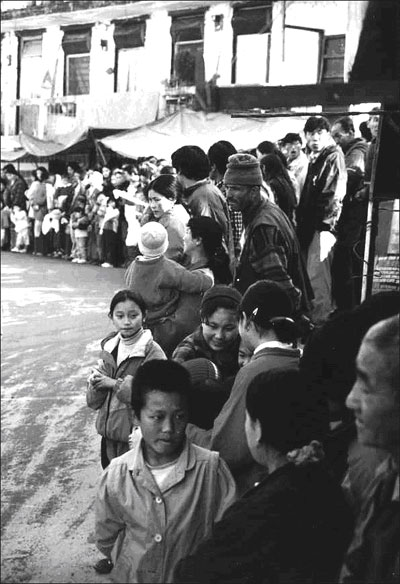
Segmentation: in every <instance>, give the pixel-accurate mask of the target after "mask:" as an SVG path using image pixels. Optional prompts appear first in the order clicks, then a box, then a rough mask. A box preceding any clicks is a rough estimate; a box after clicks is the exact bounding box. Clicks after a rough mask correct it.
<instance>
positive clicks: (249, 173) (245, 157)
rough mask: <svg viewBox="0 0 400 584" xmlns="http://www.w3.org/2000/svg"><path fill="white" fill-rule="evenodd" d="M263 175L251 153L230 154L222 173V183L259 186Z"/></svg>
mask: <svg viewBox="0 0 400 584" xmlns="http://www.w3.org/2000/svg"><path fill="white" fill-rule="evenodd" d="M262 182H263V177H262V173H261V167H260V163H259V161H258V160H257V158H256V157H255V156H252V155H251V154H245V153H238V154H232V156H230V157H229V158H228V164H227V167H226V172H225V175H224V183H225V184H227V185H245V186H246V185H249V186H253V185H254V186H255V185H258V186H261V185H262Z"/></svg>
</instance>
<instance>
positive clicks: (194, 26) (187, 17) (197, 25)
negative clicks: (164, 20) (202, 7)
mask: <svg viewBox="0 0 400 584" xmlns="http://www.w3.org/2000/svg"><path fill="white" fill-rule="evenodd" d="M171 16H172V23H171V37H172V41H173V42H174V43H176V42H183V41H202V40H203V37H204V11H201V12H197V13H196V14H193V13H192V12H191V13H190V14H179V15H177V14H176V13H175V14H171Z"/></svg>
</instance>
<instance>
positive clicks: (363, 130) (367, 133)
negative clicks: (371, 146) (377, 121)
mask: <svg viewBox="0 0 400 584" xmlns="http://www.w3.org/2000/svg"><path fill="white" fill-rule="evenodd" d="M358 129H359V130H360V134H361V136H362V137H363V138H364V140H366V141H367V142H371V140H372V134H371V130H370V129H369V128H368V124H367V122H361V124H360V125H359V127H358Z"/></svg>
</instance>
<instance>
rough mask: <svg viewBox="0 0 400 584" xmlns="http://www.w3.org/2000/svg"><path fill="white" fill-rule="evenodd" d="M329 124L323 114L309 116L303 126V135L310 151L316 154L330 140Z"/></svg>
mask: <svg viewBox="0 0 400 584" xmlns="http://www.w3.org/2000/svg"><path fill="white" fill-rule="evenodd" d="M330 129H331V127H330V124H329V122H328V120H327V119H326V118H324V116H311V117H310V118H308V120H307V121H306V124H305V126H304V135H305V137H306V141H307V146H308V147H309V149H310V150H311V152H313V153H315V154H318V153H319V152H321V151H322V150H323V149H324V148H326V146H328V145H329V144H330V142H331V135H330Z"/></svg>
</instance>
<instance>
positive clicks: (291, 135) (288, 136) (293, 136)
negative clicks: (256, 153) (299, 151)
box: [260, 132, 303, 152]
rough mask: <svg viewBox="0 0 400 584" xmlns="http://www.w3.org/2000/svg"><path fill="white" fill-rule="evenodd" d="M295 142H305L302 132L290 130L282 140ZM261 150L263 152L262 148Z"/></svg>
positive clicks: (290, 142) (283, 141)
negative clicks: (296, 132) (297, 132)
mask: <svg viewBox="0 0 400 584" xmlns="http://www.w3.org/2000/svg"><path fill="white" fill-rule="evenodd" d="M294 142H300V144H302V143H303V140H302V139H301V136H300V134H295V133H294V132H289V133H288V134H286V136H285V137H284V138H282V140H281V144H293V143H294ZM260 152H261V150H260Z"/></svg>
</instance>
